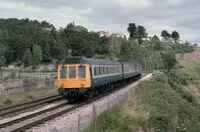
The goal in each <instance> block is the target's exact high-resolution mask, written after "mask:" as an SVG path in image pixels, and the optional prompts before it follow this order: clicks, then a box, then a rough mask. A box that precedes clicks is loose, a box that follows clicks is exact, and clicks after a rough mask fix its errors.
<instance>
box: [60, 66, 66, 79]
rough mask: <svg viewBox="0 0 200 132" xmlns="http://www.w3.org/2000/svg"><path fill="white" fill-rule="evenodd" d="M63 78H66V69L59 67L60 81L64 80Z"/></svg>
mask: <svg viewBox="0 0 200 132" xmlns="http://www.w3.org/2000/svg"><path fill="white" fill-rule="evenodd" d="M65 78H67V67H66V66H61V67H60V79H65Z"/></svg>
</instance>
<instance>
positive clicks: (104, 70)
mask: <svg viewBox="0 0 200 132" xmlns="http://www.w3.org/2000/svg"><path fill="white" fill-rule="evenodd" d="M103 72H104V75H106V74H107V72H106V67H105V66H104V67H103Z"/></svg>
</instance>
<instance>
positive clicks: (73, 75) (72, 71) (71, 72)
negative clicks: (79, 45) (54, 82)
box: [69, 66, 76, 79]
mask: <svg viewBox="0 0 200 132" xmlns="http://www.w3.org/2000/svg"><path fill="white" fill-rule="evenodd" d="M69 78H71V79H72V78H76V66H69Z"/></svg>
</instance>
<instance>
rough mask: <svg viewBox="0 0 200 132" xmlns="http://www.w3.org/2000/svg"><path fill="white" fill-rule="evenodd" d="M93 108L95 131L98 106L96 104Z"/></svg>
mask: <svg viewBox="0 0 200 132" xmlns="http://www.w3.org/2000/svg"><path fill="white" fill-rule="evenodd" d="M92 109H93V120H94V128H95V131H96V117H97V113H96V112H97V111H96V106H95V104H93V105H92Z"/></svg>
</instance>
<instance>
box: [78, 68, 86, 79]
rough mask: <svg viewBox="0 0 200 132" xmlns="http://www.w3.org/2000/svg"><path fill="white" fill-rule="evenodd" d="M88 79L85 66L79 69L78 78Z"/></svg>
mask: <svg viewBox="0 0 200 132" xmlns="http://www.w3.org/2000/svg"><path fill="white" fill-rule="evenodd" d="M85 77H86V69H85V66H79V67H78V78H85Z"/></svg>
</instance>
